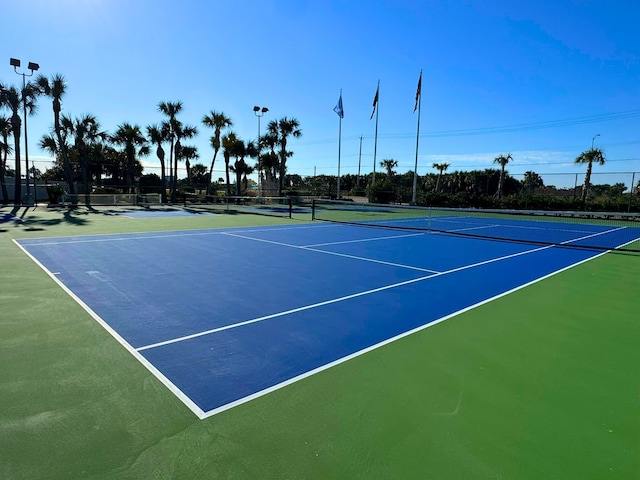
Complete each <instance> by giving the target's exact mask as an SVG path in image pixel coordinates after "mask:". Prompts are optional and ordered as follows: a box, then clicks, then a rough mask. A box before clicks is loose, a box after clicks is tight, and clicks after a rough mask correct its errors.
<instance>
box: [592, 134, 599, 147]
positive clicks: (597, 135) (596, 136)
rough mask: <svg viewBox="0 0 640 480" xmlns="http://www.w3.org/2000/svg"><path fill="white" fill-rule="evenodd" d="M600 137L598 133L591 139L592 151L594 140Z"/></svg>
mask: <svg viewBox="0 0 640 480" xmlns="http://www.w3.org/2000/svg"><path fill="white" fill-rule="evenodd" d="M599 136H600V134H599V133H596V134H595V135H594V136H593V138H592V139H591V150H593V142H595V140H596V138H598V137H599Z"/></svg>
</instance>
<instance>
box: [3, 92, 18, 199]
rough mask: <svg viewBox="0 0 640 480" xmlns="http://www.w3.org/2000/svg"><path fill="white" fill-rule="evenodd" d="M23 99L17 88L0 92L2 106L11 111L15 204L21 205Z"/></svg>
mask: <svg viewBox="0 0 640 480" xmlns="http://www.w3.org/2000/svg"><path fill="white" fill-rule="evenodd" d="M21 103H22V98H21V95H20V93H19V92H18V90H17V89H16V88H15V87H9V88H3V89H2V90H0V105H2V106H5V107H7V108H8V109H9V110H11V133H12V135H13V145H14V148H13V152H14V154H15V155H14V156H15V185H14V191H13V203H14V204H16V205H19V204H20V199H21V197H22V181H21V178H22V172H21V169H20V130H21V127H22V119H21V118H20V115H19V113H18V112H19V110H20V104H21Z"/></svg>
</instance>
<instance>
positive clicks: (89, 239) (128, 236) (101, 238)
mask: <svg viewBox="0 0 640 480" xmlns="http://www.w3.org/2000/svg"><path fill="white" fill-rule="evenodd" d="M330 227H334V228H342V226H337V225H335V224H303V225H296V226H290V227H286V226H282V225H264V226H257V227H223V228H210V229H202V228H200V229H197V230H178V231H176V230H167V231H158V232H151V233H150V232H144V233H142V232H139V233H136V232H133V233H104V234H100V235H73V236H71V237H40V238H38V239H35V238H34V239H31V238H22V239H20V240H21V241H24V240H27V241H26V242H25V245H27V246H29V247H39V246H40V245H65V244H75V243H99V242H122V241H127V240H145V239H153V238H174V237H175V238H182V237H195V236H202V235H222V234H224V233H225V232H227V231H228V230H233V231H234V232H238V233H254V232H265V231H278V232H279V231H282V230H302V229H309V228H330ZM85 237H86V238H85ZM68 238H79V239H78V240H65V239H68ZM28 240H51V241H49V242H38V241H35V242H29V241H28Z"/></svg>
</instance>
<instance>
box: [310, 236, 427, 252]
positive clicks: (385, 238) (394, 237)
mask: <svg viewBox="0 0 640 480" xmlns="http://www.w3.org/2000/svg"><path fill="white" fill-rule="evenodd" d="M427 233H428V232H421V233H408V234H406V235H389V236H386V237H375V238H362V239H360V240H343V241H341V242H326V243H312V244H310V245H304V246H305V247H306V248H310V247H327V246H330V245H343V244H347V243H360V242H376V241H378V240H393V239H396V238H408V237H419V236H422V235H427Z"/></svg>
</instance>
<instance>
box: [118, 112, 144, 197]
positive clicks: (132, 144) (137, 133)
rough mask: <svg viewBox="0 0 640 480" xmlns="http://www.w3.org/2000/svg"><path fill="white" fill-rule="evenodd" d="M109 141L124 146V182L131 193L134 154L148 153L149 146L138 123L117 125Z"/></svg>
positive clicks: (134, 163)
mask: <svg viewBox="0 0 640 480" xmlns="http://www.w3.org/2000/svg"><path fill="white" fill-rule="evenodd" d="M111 141H112V142H113V143H115V144H116V145H122V146H124V153H125V155H126V158H127V171H126V182H127V188H128V190H129V193H133V177H134V174H135V173H136V171H135V170H136V169H135V165H136V155H148V154H149V146H148V144H147V139H146V138H145V136H144V135H143V134H142V131H141V130H140V127H139V126H138V125H131V124H130V123H126V122H125V123H123V124H121V125H118V128H117V130H116V133H114V134H113V136H112V137H111Z"/></svg>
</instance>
